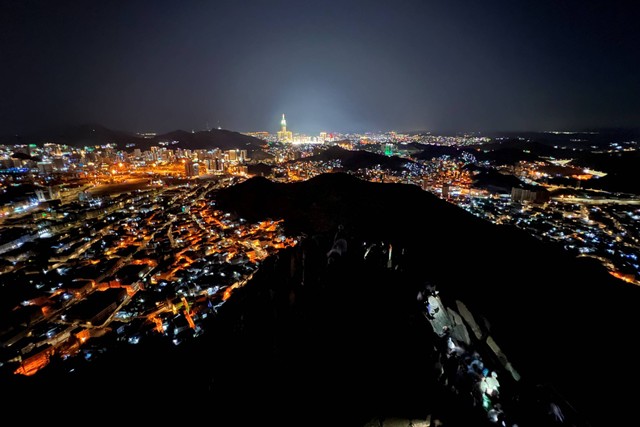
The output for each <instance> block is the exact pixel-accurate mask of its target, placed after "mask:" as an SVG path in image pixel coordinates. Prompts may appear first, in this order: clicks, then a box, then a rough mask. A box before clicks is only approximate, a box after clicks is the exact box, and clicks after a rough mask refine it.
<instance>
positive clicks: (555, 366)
mask: <svg viewBox="0 0 640 427" xmlns="http://www.w3.org/2000/svg"><path fill="white" fill-rule="evenodd" d="M218 203H219V206H220V207H222V208H224V209H227V210H232V211H234V212H236V213H237V214H238V215H241V216H246V217H249V218H252V219H259V218H268V217H270V218H284V220H285V227H287V228H288V229H289V231H290V232H292V233H293V232H304V233H306V234H308V235H311V236H313V235H316V234H323V233H327V232H329V231H330V230H335V229H336V228H337V227H338V225H342V226H343V227H344V228H345V229H346V230H349V233H350V235H351V236H354V239H367V241H373V242H375V241H380V240H383V241H386V242H390V243H391V244H392V245H393V247H394V248H397V250H400V248H402V250H404V251H405V261H406V263H407V264H406V265H411V267H408V268H410V269H413V270H414V271H419V272H421V273H419V274H418V276H422V278H423V279H424V280H426V281H429V282H433V283H437V284H438V286H439V287H440V288H441V289H443V292H446V293H449V294H451V295H453V297H454V298H459V299H461V300H463V301H465V302H466V303H467V304H468V305H469V306H470V308H471V309H472V312H474V313H480V314H481V318H482V319H483V322H484V323H485V324H486V325H490V330H491V333H492V335H493V336H494V337H495V338H496V340H497V342H499V343H500V346H501V348H502V349H503V350H504V351H505V353H506V354H508V355H510V358H513V360H514V364H515V365H516V366H517V368H518V369H519V370H520V372H521V373H522V375H523V377H524V378H531V379H535V381H538V382H540V383H548V384H553V386H554V387H555V388H556V389H557V390H558V391H559V393H560V394H561V395H563V396H565V397H566V398H567V399H568V400H569V401H570V402H572V403H573V404H574V405H575V407H576V409H577V410H578V411H579V412H582V413H585V414H588V415H589V416H590V417H591V418H592V419H593V420H603V419H607V417H612V414H614V413H615V415H616V416H619V417H621V419H624V418H622V417H623V416H631V414H628V412H626V411H628V408H629V406H628V397H627V396H626V395H625V393H624V392H623V391H620V392H617V391H616V390H622V389H621V388H619V387H618V386H617V384H619V382H620V381H624V382H625V383H628V384H634V383H635V382H637V380H638V374H637V373H635V372H629V370H628V369H627V368H626V367H625V366H621V364H620V363H619V357H620V355H619V352H618V351H617V350H616V349H618V348H620V347H619V346H620V343H624V342H625V341H626V340H627V337H628V336H631V335H632V334H633V333H634V331H635V330H637V328H638V327H639V326H640V319H639V317H638V315H637V310H636V307H637V305H638V303H640V290H639V289H637V288H636V287H633V286H632V285H628V284H626V283H624V282H621V281H618V280H617V279H615V278H613V277H612V276H610V275H609V274H608V273H607V272H606V271H605V269H604V268H603V267H602V266H600V265H599V264H597V263H594V262H592V261H587V260H585V259H576V258H574V257H572V256H571V255H570V254H568V253H566V252H565V251H564V250H562V248H561V247H560V246H556V245H553V244H550V243H545V242H542V241H539V240H537V239H535V238H534V237H531V236H529V235H528V234H527V233H526V232H524V231H521V230H518V229H515V228H512V227H507V226H499V225H494V224H491V223H488V222H485V221H482V220H480V219H478V218H476V217H474V216H473V215H471V214H468V213H467V212H465V211H463V210H462V209H459V208H457V207H455V206H453V205H450V204H448V203H446V202H444V201H443V200H440V199H438V198H437V197H436V196H434V195H432V194H430V193H427V192H424V191H421V190H420V189H419V188H418V187H415V186H411V185H402V184H381V183H371V182H365V181H361V180H358V179H357V178H354V177H353V176H350V175H347V174H342V173H336V174H325V175H320V176H318V177H316V178H312V179H310V180H308V181H305V182H300V183H292V184H279V183H273V182H270V181H268V180H266V179H265V178H259V177H256V178H252V179H250V180H248V181H246V182H244V183H242V184H239V185H236V186H234V187H230V188H227V189H224V190H222V191H221V192H220V194H219V195H218ZM399 289H400V288H398V291H399ZM391 292H394V291H391ZM608 318H609V319H613V318H615V322H614V324H615V326H613V325H610V324H609V323H608V322H607V319H608ZM585 366H593V367H597V368H596V369H600V370H602V371H606V375H604V374H603V375H596V376H594V375H591V371H588V372H586V371H584V369H585V368H584V367H585ZM587 378H588V379H587ZM585 381H588V383H589V384H590V386H589V387H584V386H582V385H581V384H584V382H585ZM594 390H606V391H607V392H606V396H603V394H602V393H595V392H594ZM605 402H606V403H605ZM607 405H609V406H608V408H605V406H607ZM594 424H595V423H594Z"/></svg>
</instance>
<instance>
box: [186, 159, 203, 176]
mask: <svg viewBox="0 0 640 427" xmlns="http://www.w3.org/2000/svg"><path fill="white" fill-rule="evenodd" d="M184 173H185V175H186V176H187V177H192V176H198V175H200V165H199V164H198V163H195V162H194V161H193V160H191V159H187V161H186V162H185V163H184Z"/></svg>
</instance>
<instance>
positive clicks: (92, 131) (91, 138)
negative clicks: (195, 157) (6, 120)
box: [0, 124, 265, 150]
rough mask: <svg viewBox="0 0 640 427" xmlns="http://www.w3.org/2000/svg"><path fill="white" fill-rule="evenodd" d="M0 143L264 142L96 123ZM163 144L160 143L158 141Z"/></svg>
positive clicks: (226, 145) (238, 145)
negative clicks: (144, 132) (157, 132)
mask: <svg viewBox="0 0 640 427" xmlns="http://www.w3.org/2000/svg"><path fill="white" fill-rule="evenodd" d="M0 143H1V144H7V145H13V144H36V145H42V144H44V143H57V144H65V145H68V146H71V147H79V148H80V147H85V146H96V145H106V144H113V145H115V146H116V147H117V148H119V149H129V150H131V149H133V148H140V149H142V150H146V149H148V148H149V147H151V146H154V145H155V146H158V145H162V144H168V146H169V147H170V148H174V149H175V148H181V149H183V150H184V149H190V150H195V149H212V148H220V149H222V150H230V149H249V150H254V149H259V148H261V147H263V146H264V145H265V142H264V141H262V140H260V139H258V138H254V137H252V136H248V135H244V134H241V133H239V132H233V131H230V130H224V129H211V130H209V131H198V132H187V131H184V130H175V131H171V132H167V133H163V134H160V135H154V136H146V137H145V136H143V135H140V134H136V133H131V132H124V131H120V130H113V129H109V128H107V127H104V126H102V125H99V124H85V125H81V126H66V127H58V128H54V129H49V130H43V131H39V132H35V133H33V134H28V135H18V136H5V137H2V138H0ZM161 143H162V144H161Z"/></svg>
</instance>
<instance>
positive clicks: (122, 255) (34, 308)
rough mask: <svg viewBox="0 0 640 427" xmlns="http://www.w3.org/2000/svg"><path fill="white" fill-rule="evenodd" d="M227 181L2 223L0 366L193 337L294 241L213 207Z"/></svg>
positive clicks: (16, 367) (15, 368) (273, 223)
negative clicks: (150, 339) (8, 225)
mask: <svg viewBox="0 0 640 427" xmlns="http://www.w3.org/2000/svg"><path fill="white" fill-rule="evenodd" d="M231 182H232V181H228V180H225V179H221V180H215V181H214V180H212V181H207V182H203V183H201V184H200V185H193V184H192V183H186V184H181V185H176V186H173V187H160V188H149V189H146V190H144V191H134V192H125V193H121V194H119V195H115V194H104V195H103V196H101V197H100V199H101V200H100V203H95V200H85V201H76V202H74V203H70V204H69V205H62V206H58V207H56V208H47V209H42V212H37V213H35V212H34V213H33V215H30V216H27V217H24V218H20V219H15V220H14V221H13V222H12V224H13V227H11V228H3V229H2V236H1V237H2V239H3V242H4V241H5V238H6V239H7V240H11V239H12V240H11V241H10V242H8V243H11V244H5V245H3V246H2V248H0V260H1V268H2V274H1V275H0V287H1V288H2V291H3V295H4V298H3V301H2V303H3V310H4V312H3V314H2V323H1V324H0V367H1V369H3V370H10V371H11V372H13V373H16V374H21V375H33V374H35V373H36V372H38V371H40V370H41V369H44V368H45V367H46V366H48V364H49V363H50V362H51V361H52V360H53V359H54V358H57V359H60V360H66V361H68V365H69V367H70V369H71V367H73V366H74V365H75V364H78V363H83V361H86V360H89V359H90V358H92V357H95V356H96V355H97V354H99V353H103V352H106V351H108V350H109V347H110V346H111V345H113V343H115V342H124V343H128V344H137V343H138V342H140V341H141V340H144V339H145V338H146V337H148V336H149V335H159V336H163V337H166V339H168V340H171V341H172V342H173V343H174V344H176V345H178V344H181V343H182V342H183V341H184V340H188V339H191V338H193V337H195V336H197V335H198V334H200V333H201V332H202V322H203V320H204V319H205V318H207V317H208V316H212V315H215V313H216V312H217V309H218V308H219V307H220V306H221V305H222V304H223V303H224V302H225V301H226V300H227V299H228V298H229V297H230V296H231V294H232V292H233V290H234V289H237V288H238V287H241V286H244V284H245V283H246V282H247V281H248V280H250V278H251V277H252V275H253V274H254V273H255V271H256V270H257V269H258V267H259V265H260V262H261V261H262V260H264V259H265V258H266V257H268V256H269V255H271V254H273V253H274V252H276V251H278V250H280V249H283V248H286V247H290V246H293V245H295V244H296V243H297V242H296V240H295V239H293V238H291V237H287V236H285V235H284V233H283V230H282V227H281V223H280V222H279V221H277V220H266V221H263V222H260V223H254V224H251V223H248V222H246V221H245V220H243V219H242V218H237V217H234V216H232V215H230V214H228V213H224V212H222V211H219V210H217V209H216V201H215V191H216V190H217V189H218V188H220V187H222V186H226V185H230V184H231ZM42 213H46V215H45V216H43V215H42ZM36 218H37V221H36V220H35V219H36ZM34 222H35V225H32V223H34ZM43 229H46V230H47V236H48V237H46V238H42V233H41V232H42V230H43ZM7 230H12V233H13V236H12V237H9V236H8V235H7V234H6V231H7ZM23 236H29V238H27V239H24V238H23ZM5 294H6V295H5Z"/></svg>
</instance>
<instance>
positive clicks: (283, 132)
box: [278, 114, 293, 142]
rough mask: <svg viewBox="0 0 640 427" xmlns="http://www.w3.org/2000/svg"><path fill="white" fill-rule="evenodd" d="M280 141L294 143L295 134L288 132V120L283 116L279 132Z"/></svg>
mask: <svg viewBox="0 0 640 427" xmlns="http://www.w3.org/2000/svg"><path fill="white" fill-rule="evenodd" d="M278 141H280V142H292V141H293V132H291V131H289V130H287V120H286V119H285V118H284V114H282V120H280V130H279V131H278Z"/></svg>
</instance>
